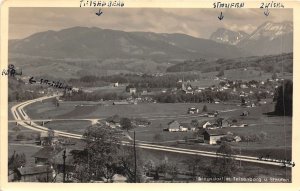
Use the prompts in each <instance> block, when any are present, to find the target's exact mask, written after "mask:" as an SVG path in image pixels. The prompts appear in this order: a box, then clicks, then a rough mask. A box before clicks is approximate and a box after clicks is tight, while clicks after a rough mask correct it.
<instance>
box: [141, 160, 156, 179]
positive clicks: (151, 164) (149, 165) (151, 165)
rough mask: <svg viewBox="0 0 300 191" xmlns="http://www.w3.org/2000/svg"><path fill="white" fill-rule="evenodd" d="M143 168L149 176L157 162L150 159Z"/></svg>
mask: <svg viewBox="0 0 300 191" xmlns="http://www.w3.org/2000/svg"><path fill="white" fill-rule="evenodd" d="M143 169H144V171H145V173H146V175H147V176H150V175H151V172H152V171H153V170H154V169H155V164H154V162H153V161H152V160H148V161H147V162H146V163H145V164H144V165H143Z"/></svg>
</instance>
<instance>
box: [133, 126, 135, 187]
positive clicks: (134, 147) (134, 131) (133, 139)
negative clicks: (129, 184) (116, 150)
mask: <svg viewBox="0 0 300 191" xmlns="http://www.w3.org/2000/svg"><path fill="white" fill-rule="evenodd" d="M133 154H134V182H135V183H136V150H135V131H133Z"/></svg>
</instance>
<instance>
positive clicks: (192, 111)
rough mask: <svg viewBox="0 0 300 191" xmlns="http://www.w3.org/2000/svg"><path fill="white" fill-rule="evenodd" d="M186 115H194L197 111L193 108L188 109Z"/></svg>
mask: <svg viewBox="0 0 300 191" xmlns="http://www.w3.org/2000/svg"><path fill="white" fill-rule="evenodd" d="M187 113H188V114H196V113H199V109H198V108H195V107H190V108H188V111H187Z"/></svg>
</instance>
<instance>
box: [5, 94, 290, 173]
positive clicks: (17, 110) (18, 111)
mask: <svg viewBox="0 0 300 191" xmlns="http://www.w3.org/2000/svg"><path fill="white" fill-rule="evenodd" d="M59 96H61V95H59V94H57V95H53V96H45V97H41V98H37V99H33V100H29V101H25V102H22V103H19V104H17V105H15V106H13V107H12V108H11V112H12V114H13V116H14V118H15V120H16V121H18V122H17V123H18V124H19V125H21V126H23V127H25V128H28V129H31V130H34V131H39V132H45V131H48V128H46V127H43V126H40V125H38V124H36V123H34V121H31V123H30V124H29V123H28V122H26V121H30V117H29V116H28V115H27V114H26V112H25V111H24V108H25V107H26V106H28V105H30V104H32V103H34V102H37V101H41V100H45V99H50V98H54V97H59ZM70 120H71V119H70ZM54 132H55V134H56V135H58V136H62V137H68V138H74V139H83V138H82V135H79V134H74V133H66V132H63V131H58V130H54ZM122 144H123V145H132V141H122ZM136 146H137V147H139V148H143V149H151V150H159V151H167V152H174V153H182V154H190V155H200V156H206V157H219V156H220V155H217V154H216V153H215V152H209V151H200V150H193V149H184V148H176V147H168V146H161V145H154V144H147V143H137V144H136ZM233 157H234V158H235V159H236V160H240V161H245V162H253V163H260V164H267V165H274V166H286V165H284V164H283V162H282V161H279V160H277V161H274V160H258V158H257V157H251V156H244V155H234V156H233ZM287 167H290V166H287Z"/></svg>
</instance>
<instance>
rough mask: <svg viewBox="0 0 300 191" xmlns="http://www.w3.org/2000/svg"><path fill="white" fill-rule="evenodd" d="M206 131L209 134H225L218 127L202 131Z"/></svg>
mask: <svg viewBox="0 0 300 191" xmlns="http://www.w3.org/2000/svg"><path fill="white" fill-rule="evenodd" d="M205 132H206V133H208V134H209V135H210V136H218V135H226V133H225V132H224V131H221V130H219V129H211V130H205V131H204V132H203V134H204V133H205Z"/></svg>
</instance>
